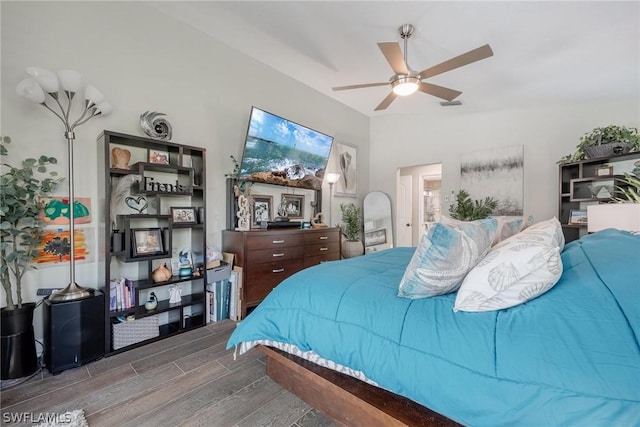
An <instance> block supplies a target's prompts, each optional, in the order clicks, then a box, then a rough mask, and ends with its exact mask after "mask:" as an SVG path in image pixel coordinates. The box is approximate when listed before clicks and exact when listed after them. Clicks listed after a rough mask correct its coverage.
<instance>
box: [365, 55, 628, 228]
mask: <svg viewBox="0 0 640 427" xmlns="http://www.w3.org/2000/svg"><path fill="white" fill-rule="evenodd" d="M638 68H639V69H638V74H639V75H640V64H638ZM609 124H619V125H626V126H633V127H640V94H633V93H630V94H629V98H627V99H624V100H620V101H619V102H615V103H599V104H591V105H564V106H562V105H551V106H548V107H544V108H527V109H505V110H503V111H490V112H473V111H466V110H465V108H464V107H460V108H457V109H456V108H455V107H449V108H446V109H444V108H443V110H442V112H441V113H440V114H428V115H427V114H425V115H411V116H383V117H374V118H372V119H371V143H370V158H371V164H370V169H371V176H370V179H369V185H370V188H371V189H372V190H380V191H384V192H385V193H387V194H389V195H390V196H391V197H392V200H393V203H394V206H395V179H396V178H395V177H396V171H397V169H398V168H399V167H407V166H413V165H426V164H431V163H440V162H441V163H442V194H443V195H448V194H449V195H450V194H451V191H456V192H457V191H458V189H459V188H458V186H459V182H460V155H461V154H462V153H465V152H471V151H478V150H483V149H488V148H496V147H507V146H513V145H519V144H521V145H523V146H524V211H525V214H526V215H533V216H534V219H536V220H543V219H547V218H550V217H552V216H554V215H556V211H557V203H558V201H557V196H558V193H557V187H558V165H557V161H558V160H559V159H560V158H561V157H562V156H563V155H565V154H570V153H573V152H574V151H575V147H576V145H577V144H578V142H579V139H580V137H581V136H582V135H583V134H584V133H586V132H587V131H589V130H591V129H593V128H594V127H598V126H606V125H609ZM443 200H444V198H443ZM443 203H444V201H443ZM448 206H449V204H444V205H443V206H442V212H444V213H445V214H446V212H447V211H448Z"/></svg>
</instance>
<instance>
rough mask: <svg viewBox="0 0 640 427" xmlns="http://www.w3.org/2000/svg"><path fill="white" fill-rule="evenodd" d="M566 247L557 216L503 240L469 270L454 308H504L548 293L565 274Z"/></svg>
mask: <svg viewBox="0 0 640 427" xmlns="http://www.w3.org/2000/svg"><path fill="white" fill-rule="evenodd" d="M563 247H564V235H563V234H562V228H561V226H560V222H559V221H558V220H557V219H556V218H555V217H554V218H552V219H550V220H547V221H542V222H539V223H537V224H533V225H531V226H530V227H528V228H527V229H525V230H524V231H522V232H520V233H518V234H515V235H513V236H511V237H509V238H508V239H506V240H503V241H502V242H500V243H498V244H497V245H496V246H494V247H493V248H492V249H491V251H490V252H489V253H488V254H487V256H485V257H484V258H483V259H482V260H481V261H480V262H479V263H478V265H476V266H475V267H474V268H473V270H471V271H470V272H469V274H467V277H466V278H465V279H464V282H463V283H462V286H460V290H459V291H458V295H457V296H456V302H455V305H454V308H453V310H454V311H493V310H500V309H503V308H508V307H513V306H515V305H518V304H521V303H523V302H526V301H529V300H532V299H534V298H536V297H538V296H540V295H542V294H544V293H545V292H547V291H548V290H549V289H551V288H552V287H553V285H555V284H556V282H557V281H558V280H559V279H560V276H561V275H562V261H561V259H560V252H561V251H562V248H563Z"/></svg>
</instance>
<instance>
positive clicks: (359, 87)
mask: <svg viewBox="0 0 640 427" xmlns="http://www.w3.org/2000/svg"><path fill="white" fill-rule="evenodd" d="M388 84H389V82H384V83H365V84H361V85H351V86H338V87H332V88H331V90H333V91H337V90H348V89H361V88H363V87H374V86H386V85H388Z"/></svg>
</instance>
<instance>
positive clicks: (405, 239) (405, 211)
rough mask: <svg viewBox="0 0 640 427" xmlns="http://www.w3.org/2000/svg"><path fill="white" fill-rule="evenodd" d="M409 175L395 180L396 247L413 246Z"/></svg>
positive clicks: (411, 179)
mask: <svg viewBox="0 0 640 427" xmlns="http://www.w3.org/2000/svg"><path fill="white" fill-rule="evenodd" d="M412 181H413V177H412V176H411V175H399V176H398V179H397V180H396V243H397V245H398V246H414V245H413V241H412V236H413V225H412V224H413V218H412V216H411V212H412V205H413V198H412Z"/></svg>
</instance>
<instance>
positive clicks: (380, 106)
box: [373, 92, 398, 111]
mask: <svg viewBox="0 0 640 427" xmlns="http://www.w3.org/2000/svg"><path fill="white" fill-rule="evenodd" d="M397 97H398V95H396V94H395V92H389V95H387V97H386V98H385V99H383V100H382V102H381V103H380V104H378V106H377V107H376V108H375V109H374V110H373V111H380V110H384V109H385V108H387V107H388V106H389V105H391V103H392V102H393V101H394V100H395V99H396V98H397Z"/></svg>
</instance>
